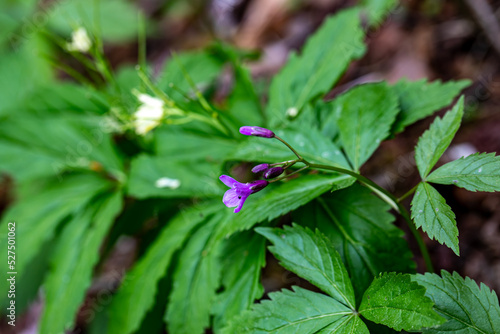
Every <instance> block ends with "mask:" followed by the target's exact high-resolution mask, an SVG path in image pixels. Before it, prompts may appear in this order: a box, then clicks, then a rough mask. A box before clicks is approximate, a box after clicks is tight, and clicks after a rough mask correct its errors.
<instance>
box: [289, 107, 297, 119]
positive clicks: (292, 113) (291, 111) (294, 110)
mask: <svg viewBox="0 0 500 334" xmlns="http://www.w3.org/2000/svg"><path fill="white" fill-rule="evenodd" d="M298 113H299V110H298V109H297V108H295V107H291V108H288V109H287V111H286V115H287V116H288V117H295V116H297V114H298Z"/></svg>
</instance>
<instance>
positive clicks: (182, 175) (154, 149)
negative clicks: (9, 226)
mask: <svg viewBox="0 0 500 334" xmlns="http://www.w3.org/2000/svg"><path fill="white" fill-rule="evenodd" d="M358 3H359V2H358V1H351V0H272V1H271V0H211V1H208V0H207V1H203V0H198V1H197V0H191V1H183V0H173V1H158V0H137V1H126V0H102V1H97V0H86V1H85V0H45V1H38V0H0V31H1V33H0V171H1V176H0V181H1V183H0V210H2V211H5V210H7V208H8V210H9V211H8V215H5V212H4V219H7V220H8V219H12V217H14V219H15V220H16V221H18V222H23V221H24V222H27V221H29V222H32V223H31V224H27V225H25V226H24V227H23V225H22V224H21V223H20V224H19V225H18V229H19V231H18V232H19V233H20V234H22V233H23V231H22V229H23V228H24V229H30V231H31V232H30V235H32V236H36V237H33V238H32V239H25V240H18V243H24V244H27V245H29V247H26V248H25V249H23V250H22V251H19V254H18V256H19V258H18V263H17V265H18V267H19V268H23V269H19V270H20V271H21V270H24V271H26V272H27V271H29V275H23V276H20V279H19V281H18V282H17V284H18V285H17V286H18V291H19V295H18V296H17V298H16V300H17V302H18V314H22V316H21V317H20V318H19V323H18V324H19V327H17V329H16V330H20V328H22V329H23V330H24V332H23V333H34V332H35V328H36V326H37V324H38V322H39V319H40V315H41V313H42V308H43V297H42V296H41V295H40V294H38V287H39V286H40V284H41V283H42V282H43V281H44V279H45V282H46V283H45V284H46V288H45V289H46V291H45V293H46V294H47V295H51V294H52V297H54V298H56V300H59V299H57V298H61V299H60V300H62V301H63V300H64V298H77V299H78V298H82V299H84V303H83V304H82V305H81V306H80V307H79V308H78V309H68V310H66V312H69V314H71V313H78V316H77V318H76V326H77V327H76V329H75V332H77V331H78V330H82V331H84V332H89V333H101V332H102V328H104V327H103V326H104V325H103V324H104V323H105V322H106V321H107V320H106V314H107V308H108V306H109V304H110V301H109V300H110V299H111V296H112V294H113V293H114V292H115V291H116V289H117V287H118V285H119V284H120V281H121V279H122V277H123V275H124V273H125V272H126V271H127V270H128V269H129V268H131V267H132V265H133V263H134V261H135V259H137V258H140V257H142V255H143V254H144V253H145V251H146V249H148V247H149V245H151V244H152V241H153V240H155V238H156V237H157V235H158V233H159V231H160V230H161V228H162V227H163V226H164V225H165V223H166V221H168V219H170V218H171V217H173V216H174V215H175V214H176V213H177V212H179V211H182V210H183V208H185V207H187V206H188V205H190V204H192V203H197V198H205V197H209V198H212V197H213V198H217V200H220V198H219V197H220V196H221V195H222V193H223V191H224V188H223V187H222V186H221V185H220V184H219V181H218V179H217V177H218V175H219V174H220V172H221V162H222V161H223V160H224V159H226V153H227V152H228V151H234V148H235V147H236V145H237V142H236V141H235V140H234V139H233V138H232V135H234V133H227V134H225V135H224V134H221V131H222V132H224V130H221V129H218V128H217V127H214V126H213V124H212V125H211V124H209V123H203V122H192V123H190V124H189V125H188V126H187V129H188V130H187V131H186V127H180V126H176V125H168V124H163V125H161V126H160V127H159V128H158V129H156V130H155V131H154V133H150V134H148V135H146V136H143V137H140V136H139V137H138V136H136V135H135V133H134V132H133V131H131V130H132V127H133V126H132V125H131V122H132V118H131V116H130V115H131V114H132V113H133V112H134V111H135V110H136V109H137V107H138V105H139V104H138V101H137V97H136V93H134V92H137V91H139V92H146V87H145V85H146V84H145V82H144V80H143V81H141V80H140V78H139V76H138V75H137V70H136V68H135V65H136V64H140V65H141V66H142V68H143V69H144V68H147V69H148V71H149V73H152V76H153V77H154V78H155V82H156V83H157V86H158V88H160V89H161V90H162V91H164V92H166V93H167V94H168V96H169V97H171V98H172V100H173V101H174V103H176V105H178V106H179V107H180V108H181V109H184V110H194V111H195V112H197V113H198V114H203V113H205V112H207V110H206V109H205V108H206V106H204V105H203V103H200V101H202V99H207V100H208V101H209V102H210V103H211V104H212V105H213V107H211V108H214V109H213V110H211V112H215V113H217V112H219V110H229V111H231V112H230V113H229V114H230V115H229V116H228V117H227V123H228V124H230V125H231V127H234V129H237V127H238V126H240V125H244V124H251V125H261V124H262V123H263V121H264V118H263V110H262V102H263V101H262V96H263V95H264V94H263V92H266V91H267V89H268V87H269V83H270V78H272V77H273V76H274V75H275V74H276V73H277V72H278V71H279V69H280V68H281V66H282V65H283V64H284V63H285V61H286V60H287V57H288V55H289V53H290V52H291V51H294V50H298V49H300V48H301V47H302V45H303V44H304V42H305V40H306V39H307V38H308V37H309V36H310V35H311V34H312V33H313V32H314V31H315V30H316V29H317V28H318V27H319V25H320V24H321V23H322V22H323V20H324V19H325V17H327V16H328V15H330V14H334V13H337V12H338V11H339V10H341V9H344V8H347V7H351V6H353V5H356V4H358ZM361 3H362V4H363V5H364V6H365V8H367V9H368V10H367V11H366V13H367V16H366V17H365V20H366V22H365V23H364V24H365V27H366V54H365V55H364V56H363V57H362V58H361V59H359V60H356V61H354V62H353V63H352V64H351V65H350V66H349V67H348V68H347V69H345V73H344V74H343V76H342V77H341V79H340V81H339V82H338V83H337V85H336V86H335V88H333V90H331V91H330V93H329V94H328V95H327V99H331V98H333V97H335V96H337V95H339V94H340V93H342V92H344V91H345V90H347V89H348V88H350V87H352V86H354V85H356V84H359V83H365V82H372V81H378V80H381V79H385V80H387V81H388V82H390V83H394V82H396V81H398V80H399V79H401V78H408V79H409V80H412V81H413V80H418V79H422V78H426V79H429V80H436V79H441V80H444V81H447V80H451V79H456V80H458V79H470V80H472V82H473V84H472V86H470V87H469V88H467V90H466V107H467V113H466V119H465V122H464V126H463V128H462V130H461V131H459V133H458V136H457V138H456V139H455V141H454V145H453V146H452V148H451V150H450V151H449V154H450V156H449V158H448V159H449V160H454V159H456V158H457V157H460V156H461V155H464V154H465V155H467V154H469V153H473V152H475V151H481V152H500V116H499V113H498V102H499V100H500V65H499V64H500V62H499V61H498V57H499V55H500V48H498V47H497V44H496V43H499V41H498V40H495V38H492V37H491V36H496V38H497V39H498V36H500V30H499V28H498V20H499V19H500V10H499V6H500V2H499V1H493V0H492V1H487V0H481V1H477V2H474V1H451V0H439V1H431V0H426V1H410V0H408V1H401V3H400V4H399V5H398V6H397V7H396V8H395V9H391V8H392V6H393V5H394V3H395V2H394V1H381V0H380V1H361ZM474 3H475V4H474ZM477 4H481V5H483V7H481V6H477ZM484 6H486V8H489V9H490V10H487V11H486V12H485V10H484V8H485V7H484ZM481 8H483V10H481ZM388 10H389V13H388V19H387V20H386V21H384V20H383V18H384V16H385V15H384V14H386V13H387V11H388ZM141 22H142V23H143V25H142V26H141ZM369 23H370V24H369ZM370 25H371V26H372V27H373V28H369V26H370ZM78 27H85V28H86V29H87V31H88V32H89V35H90V36H91V38H92V39H93V41H94V42H95V44H96V46H97V47H96V50H97V53H95V54H92V55H91V56H92V57H91V56H89V55H82V54H78V53H74V52H73V53H72V52H67V50H66V43H68V42H69V41H70V40H71V34H72V32H73V31H74V30H75V29H77V28H78ZM141 34H142V35H143V36H145V37H144V39H145V46H146V47H145V51H146V52H145V54H146V58H147V65H146V59H145V57H144V56H143V55H141V52H139V51H138V50H140V45H141V41H140V38H139V39H138V35H139V36H140V35H141ZM100 51H102V54H101V53H100ZM174 51H175V53H174ZM101 55H102V57H101ZM175 55H177V56H175ZM90 58H93V59H94V60H95V63H94V66H87V65H86V64H87V63H88V61H89V60H90ZM353 58H355V57H353ZM242 64H245V66H242ZM313 65H314V64H313ZM186 71H187V73H188V75H187V76H186V73H185V72H186ZM187 78H191V80H192V81H193V82H195V83H196V87H198V89H199V90H200V92H201V93H202V99H200V97H196V93H197V92H196V90H193V89H192V85H191V84H190V82H189V80H188V79H187ZM171 83H174V85H171ZM254 87H255V88H254ZM401 87H402V88H401V89H405V87H403V85H402V86H401ZM186 94H188V95H189V94H191V96H190V97H192V99H186V98H185V95H186ZM318 103H321V102H318ZM109 115H112V116H113V117H108V116H109ZM116 120H119V122H118V124H117V123H116ZM429 124H430V120H423V121H420V122H418V123H416V124H415V125H413V126H411V127H409V129H408V131H407V132H406V133H405V134H403V135H399V136H396V137H395V138H394V139H393V140H390V141H387V142H384V143H383V144H382V147H381V149H379V152H378V154H376V155H375V156H374V157H373V158H372V159H371V160H369V161H368V163H367V164H366V165H365V166H363V169H362V172H363V173H364V174H365V175H367V176H370V177H371V178H372V179H374V180H375V181H377V182H378V183H379V184H381V185H383V186H385V187H386V188H387V189H389V190H390V191H392V192H393V193H396V194H402V193H403V192H404V190H407V189H409V188H410V187H412V186H413V185H414V184H416V183H417V181H418V172H417V171H416V167H415V162H414V160H413V159H412V150H413V147H414V144H415V140H416V138H417V137H418V135H419V134H420V133H422V131H423V130H424V129H426V128H427V127H428V125H429ZM200 129H201V130H200ZM233 131H234V130H233ZM329 131H334V130H331V129H324V130H323V133H324V134H325V133H330V135H332V137H333V136H334V135H333V134H332V133H331V132H329ZM200 133H203V135H201V134H200ZM211 134H217V136H212V135H211ZM311 136H314V134H312V135H311ZM199 152H204V154H203V155H202V154H199ZM250 153H251V152H250ZM240 154H243V153H240ZM206 156H209V157H210V159H208V160H207V159H206ZM171 157H175V159H172V158H171ZM231 158H232V159H234V160H239V159H242V156H233V157H231ZM247 158H248V156H247ZM258 159H259V157H258V156H255V157H251V158H248V159H247V160H252V161H253V160H255V161H257V160H258ZM231 167H234V166H232V165H231V164H230V163H229V164H227V165H226V166H225V169H230V168H231ZM166 173H170V174H169V176H171V177H172V178H175V179H179V180H181V182H183V187H182V188H181V189H180V190H179V191H175V190H174V189H168V188H160V187H157V186H155V181H156V180H158V179H159V178H161V177H162V176H163V175H165V174H166ZM235 173H239V175H240V176H241V177H242V178H244V177H248V166H245V165H237V166H236V168H235ZM438 188H439V190H440V192H441V193H442V194H444V195H445V197H446V199H447V202H448V203H449V204H450V206H452V207H454V208H456V213H457V217H458V227H459V230H460V247H461V253H462V256H461V257H460V258H459V257H456V256H454V254H453V252H452V251H451V250H449V249H448V248H446V247H444V246H441V245H439V244H437V243H433V242H429V247H430V249H431V253H432V254H433V258H434V261H435V265H436V267H439V268H443V269H447V270H449V271H453V270H456V271H458V272H459V273H460V274H462V275H464V276H465V275H467V276H470V277H472V278H474V279H476V280H477V281H481V282H484V283H485V284H487V285H489V286H490V287H491V288H493V289H495V290H496V291H499V290H500V283H499V282H500V246H499V245H500V227H499V221H500V197H499V195H498V194H485V193H470V192H466V191H464V190H463V189H459V188H452V187H448V186H440V187H438ZM120 193H123V194H125V196H121V195H119V194H120ZM193 198H194V199H193ZM220 205H222V204H220ZM190 214H192V215H194V216H196V212H195V213H190ZM192 224H193V226H196V224H198V222H197V221H196V220H194V219H193V220H192ZM174 228H175V224H174ZM86 229H87V230H88V231H91V233H87V234H84V233H83V232H81V231H83V230H86ZM403 229H404V228H403ZM63 236H67V237H63ZM196 237H197V236H196V235H194V236H193V238H196ZM201 237H202V236H198V238H201ZM55 240H58V241H57V242H54V241H55ZM103 240H104V241H105V242H104V243H103V245H102V246H101V242H102V241H103ZM179 242H181V241H179ZM261 242H262V239H259V240H253V239H252V240H251V241H250V243H251V244H253V243H255V244H259V243H261ZM410 242H411V241H410ZM181 244H182V243H181ZM0 245H2V246H4V244H0ZM70 245H74V247H73V250H72V252H73V253H72V254H65V256H64V259H60V258H58V257H57V256H56V257H52V258H50V257H49V256H48V254H60V252H58V249H68V248H70ZM410 246H411V247H412V248H413V249H416V246H415V245H412V244H411V245H410ZM187 247H188V248H189V247H191V252H194V253H196V249H195V246H194V244H192V246H189V245H188V246H187ZM227 247H229V248H230V247H231V245H228V246H227ZM232 247H237V245H236V246H235V245H232ZM89 250H90V251H89ZM91 250H95V251H96V252H94V253H93V252H92V251H91ZM97 251H99V252H100V254H101V256H100V257H99V258H98V257H97V255H96V254H98V253H97ZM417 253H418V252H417ZM81 256H87V257H89V258H88V259H86V261H88V262H89V263H94V264H96V265H97V267H96V269H92V266H91V267H90V268H74V267H72V266H73V265H74V263H76V261H75V259H77V258H79V257H81ZM416 260H417V263H420V264H421V262H422V260H421V259H419V258H417V259H416ZM179 261H187V260H186V259H184V260H183V259H182V258H181V259H179ZM152 265H154V263H152ZM153 267H154V266H153ZM49 269H50V273H51V274H48V275H47V276H46V274H47V273H48V272H49ZM78 270H81V271H78ZM72 271H73V272H78V273H79V274H78V275H81V277H88V278H89V279H87V280H85V279H83V280H82V281H80V280H79V278H78V277H68V278H67V282H71V283H69V284H75V285H77V286H81V285H88V290H87V292H86V293H85V296H83V295H82V296H59V295H58V289H59V285H60V284H65V282H61V281H60V279H61V277H65V276H64V275H66V274H67V275H70V274H69V273H70V272H72ZM170 274H172V273H170ZM92 275H93V276H94V279H93V280H92V281H90V277H91V276H92ZM263 282H264V288H265V290H266V292H268V291H272V290H277V289H279V288H281V287H283V286H290V285H291V284H307V283H304V282H301V279H299V278H298V277H296V276H293V275H291V274H290V273H289V272H286V271H284V269H282V268H280V267H278V265H277V263H276V261H274V260H272V259H268V264H267V266H266V268H265V270H264V279H263ZM2 284H5V283H4V282H2ZM0 287H1V288H2V289H3V288H4V286H3V285H0ZM167 289H169V282H166V281H165V282H164V281H162V282H160V285H159V291H160V292H159V293H158V298H159V299H161V298H164V299H166V293H163V294H162V291H163V292H164V291H167ZM2 291H3V290H2ZM165 302H166V300H165V301H159V302H158V303H157V304H158V305H162V306H158V307H155V308H153V309H151V310H150V311H149V313H148V315H147V318H146V320H144V321H143V322H142V325H141V326H143V327H141V328H140V332H144V333H154V332H161V330H162V328H163V327H161V326H162V325H161V318H162V314H163V312H164V310H163V309H162V308H161V307H164V305H165ZM2 307H3V306H2ZM45 312H50V310H49V311H47V310H46V311H45ZM158 314H159V316H158ZM54 316H55V317H56V318H57V317H59V315H57V314H54ZM59 318H64V317H59ZM149 319H160V322H158V321H157V320H155V321H148V320H149ZM59 320H60V319H53V318H50V317H46V318H45V320H44V321H45V325H43V324H42V326H48V327H50V326H51V325H50V324H54V323H57V321H59ZM217 321H220V319H216V322H217ZM54 326H55V325H54ZM48 327H47V328H48ZM0 330H1V332H2V333H4V332H5V333H9V331H10V332H12V329H11V328H9V326H7V325H6V324H5V319H3V320H2V323H1V324H0ZM80 332H81V331H80ZM19 333H20V332H19Z"/></svg>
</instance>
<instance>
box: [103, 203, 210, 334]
mask: <svg viewBox="0 0 500 334" xmlns="http://www.w3.org/2000/svg"><path fill="white" fill-rule="evenodd" d="M218 208H219V203H217V204H216V205H214V203H208V204H204V205H200V206H196V207H191V208H188V209H186V210H183V211H181V212H180V213H179V214H177V216H175V217H174V218H173V219H172V220H171V221H170V222H169V223H168V225H167V226H165V227H164V228H163V231H162V232H161V234H160V235H159V236H158V238H157V239H156V240H155V241H154V243H153V244H152V245H151V246H150V247H149V249H148V251H147V253H146V254H145V255H144V257H142V258H141V259H139V261H138V262H137V263H136V265H135V266H134V268H133V269H132V270H131V271H130V272H129V273H128V274H127V275H126V276H125V278H124V280H123V282H122V285H121V287H120V289H119V290H118V292H117V294H116V296H115V297H114V298H113V301H112V303H111V305H110V309H109V314H110V319H109V325H108V333H109V334H128V333H133V332H134V331H135V330H137V329H138V328H139V325H140V324H141V320H142V319H143V318H144V316H145V315H146V313H147V311H148V310H149V309H151V307H152V306H153V303H154V298H155V295H156V292H157V285H158V281H159V280H160V279H161V277H162V276H163V275H165V273H166V271H167V267H168V266H169V265H170V262H171V260H172V257H173V255H174V253H175V252H176V251H177V250H178V249H179V248H180V247H181V246H182V245H183V244H184V243H185V241H186V240H187V238H188V237H189V236H190V233H192V230H193V229H195V228H196V227H197V226H198V225H199V224H202V223H203V222H206V221H207V219H209V218H210V217H211V216H212V215H213V213H214V212H215V211H216V210H217V209H218Z"/></svg>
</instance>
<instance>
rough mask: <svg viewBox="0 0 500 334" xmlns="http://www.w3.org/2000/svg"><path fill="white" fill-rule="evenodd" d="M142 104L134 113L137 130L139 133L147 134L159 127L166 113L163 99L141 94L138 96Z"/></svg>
mask: <svg viewBox="0 0 500 334" xmlns="http://www.w3.org/2000/svg"><path fill="white" fill-rule="evenodd" d="M137 98H138V99H139V101H141V102H142V105H140V106H139V109H137V111H136V112H135V113H134V117H135V120H134V127H135V132H136V133H137V134H139V135H145V134H146V133H147V132H148V131H151V130H152V129H154V128H155V127H157V126H158V125H159V124H160V122H161V119H162V118H163V115H164V110H163V105H164V103H163V101H162V100H160V99H157V98H156V97H152V96H149V95H146V94H139V96H138V97H137Z"/></svg>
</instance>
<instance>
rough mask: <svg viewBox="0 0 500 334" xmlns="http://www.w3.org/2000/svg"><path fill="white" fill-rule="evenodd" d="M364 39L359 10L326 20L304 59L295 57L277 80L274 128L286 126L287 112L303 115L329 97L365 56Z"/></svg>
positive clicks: (272, 99) (272, 98)
mask: <svg viewBox="0 0 500 334" xmlns="http://www.w3.org/2000/svg"><path fill="white" fill-rule="evenodd" d="M363 36H364V34H363V31H362V29H361V26H360V20H359V9H358V8H354V9H348V10H344V11H341V12H339V13H338V14H337V15H335V16H333V17H331V18H328V19H327V20H325V22H324V23H323V25H322V26H321V27H320V28H319V30H318V31H317V32H316V33H315V34H314V35H313V36H312V37H310V38H309V40H308V41H307V43H306V45H305V47H304V49H303V50H302V53H301V55H300V56H297V55H296V54H292V55H291V56H290V59H289V60H288V62H287V64H286V66H285V67H284V68H283V69H282V70H281V72H280V73H279V74H278V75H277V76H275V77H274V79H273V81H272V83H271V88H270V92H269V103H268V106H267V109H266V111H267V115H268V117H269V121H270V124H271V125H272V126H273V127H274V126H276V125H279V124H280V123H283V122H284V121H285V117H286V116H285V115H286V111H287V110H289V111H291V110H296V111H297V113H300V111H301V110H302V108H303V107H304V106H305V105H306V103H308V102H309V101H310V100H312V99H314V98H316V97H318V96H320V95H322V94H324V93H326V92H327V91H328V90H329V89H330V88H331V87H332V85H333V84H335V83H336V82H337V81H338V79H339V78H340V76H341V75H342V73H343V72H344V71H345V69H346V68H347V66H348V65H349V63H350V62H351V61H352V60H354V59H357V58H360V57H361V56H362V55H363V54H364V52H365V46H364V44H363Z"/></svg>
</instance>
